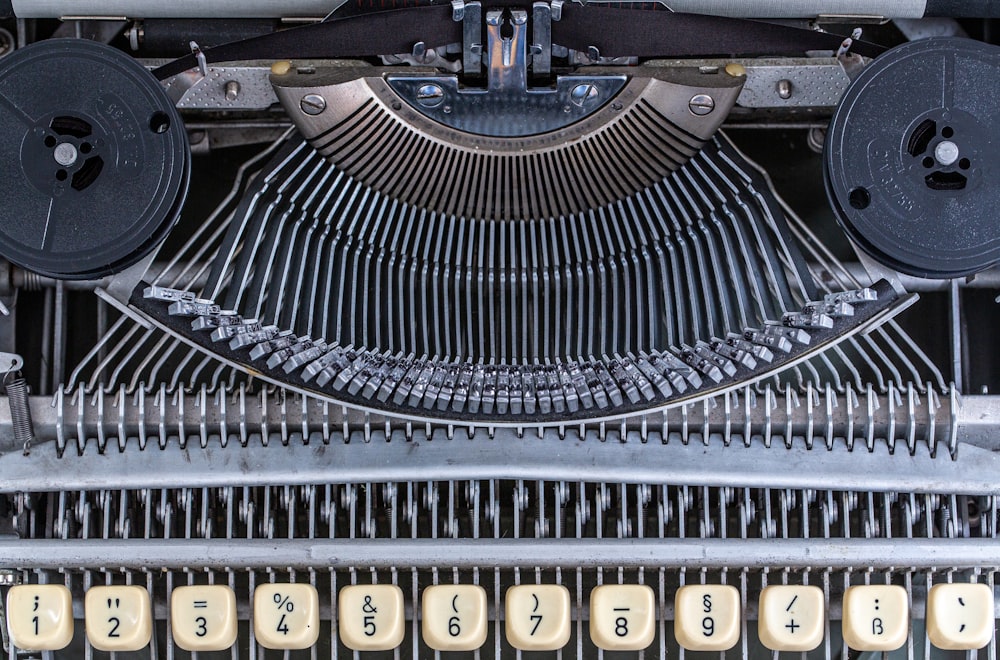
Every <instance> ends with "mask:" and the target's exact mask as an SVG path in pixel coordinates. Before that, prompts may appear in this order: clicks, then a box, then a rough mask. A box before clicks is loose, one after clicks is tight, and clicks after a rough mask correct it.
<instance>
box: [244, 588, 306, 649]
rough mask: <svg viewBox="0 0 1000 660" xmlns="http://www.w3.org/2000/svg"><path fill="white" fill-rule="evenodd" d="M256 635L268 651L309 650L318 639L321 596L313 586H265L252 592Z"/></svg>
mask: <svg viewBox="0 0 1000 660" xmlns="http://www.w3.org/2000/svg"><path fill="white" fill-rule="evenodd" d="M253 632H254V636H255V637H256V638H257V641H258V642H260V644H261V646H263V647H265V648H269V649H287V650H297V649H307V648H309V647H310V646H312V645H313V644H315V643H316V640H317V639H318V638H319V594H318V593H317V592H316V587H314V586H312V585H311V584H292V583H287V582H285V583H271V584H262V585H260V586H258V587H257V588H256V589H254V592H253Z"/></svg>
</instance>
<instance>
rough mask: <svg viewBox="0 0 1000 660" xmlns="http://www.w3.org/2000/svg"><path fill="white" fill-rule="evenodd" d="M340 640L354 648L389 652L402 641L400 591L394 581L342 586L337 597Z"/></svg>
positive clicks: (403, 621)
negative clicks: (390, 582)
mask: <svg viewBox="0 0 1000 660" xmlns="http://www.w3.org/2000/svg"><path fill="white" fill-rule="evenodd" d="M337 617H338V618H339V619H340V639H341V641H343V642H344V645H345V646H347V648H349V649H351V650H354V651H390V650H392V649H394V648H396V647H397V646H399V645H400V644H401V643H402V641H403V633H404V629H405V612H404V605H403V590H402V589H400V588H399V587H397V586H396V585H394V584H365V585H361V584H359V585H353V586H350V587H344V588H343V589H341V590H340V595H339V596H338V598H337Z"/></svg>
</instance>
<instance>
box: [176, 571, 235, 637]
mask: <svg viewBox="0 0 1000 660" xmlns="http://www.w3.org/2000/svg"><path fill="white" fill-rule="evenodd" d="M170 630H171V631H172V632H173V635H174V642H176V643H177V646H179V647H181V648H182V649H184V650H185V651H223V650H225V649H228V648H229V647H230V646H232V645H233V643H234V642H235V641H236V594H234V593H233V590H232V589H230V588H229V587H227V586H223V585H211V586H193V587H176V588H175V589H174V591H173V594H171V596H170Z"/></svg>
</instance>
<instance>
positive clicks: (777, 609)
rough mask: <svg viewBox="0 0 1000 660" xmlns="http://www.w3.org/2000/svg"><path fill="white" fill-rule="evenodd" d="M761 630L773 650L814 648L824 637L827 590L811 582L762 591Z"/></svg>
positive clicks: (765, 641) (759, 622)
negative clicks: (824, 594) (824, 591)
mask: <svg viewBox="0 0 1000 660" xmlns="http://www.w3.org/2000/svg"><path fill="white" fill-rule="evenodd" d="M758 610H759V613H758V617H757V632H758V635H759V636H760V641H761V643H762V644H763V645H764V646H766V647H767V648H769V649H771V650H772V651H812V650H813V649H815V648H816V647H818V646H819V645H820V643H822V641H823V627H824V625H825V621H826V607H825V604H824V601H823V590H822V589H820V588H819V587H812V586H807V585H790V584H789V585H774V586H770V587H765V588H764V590H763V591H761V592H760V605H759V607H758Z"/></svg>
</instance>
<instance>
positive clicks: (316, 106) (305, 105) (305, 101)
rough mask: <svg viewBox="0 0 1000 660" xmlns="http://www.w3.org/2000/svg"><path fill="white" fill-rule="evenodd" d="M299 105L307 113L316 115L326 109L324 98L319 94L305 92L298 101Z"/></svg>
mask: <svg viewBox="0 0 1000 660" xmlns="http://www.w3.org/2000/svg"><path fill="white" fill-rule="evenodd" d="M299 107H300V108H302V112H304V113H306V114H307V115H312V116H315V115H318V114H320V113H321V112H323V111H324V110H326V99H325V98H323V97H322V96H320V95H319V94H306V95H305V96H303V97H302V100H301V101H299Z"/></svg>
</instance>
